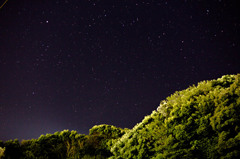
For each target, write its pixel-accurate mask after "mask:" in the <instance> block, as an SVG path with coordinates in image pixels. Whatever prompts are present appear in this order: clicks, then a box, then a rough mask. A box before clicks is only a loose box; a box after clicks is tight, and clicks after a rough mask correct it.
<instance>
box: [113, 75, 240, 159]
mask: <svg viewBox="0 0 240 159" xmlns="http://www.w3.org/2000/svg"><path fill="white" fill-rule="evenodd" d="M239 86H240V75H239V74H238V75H227V76H223V77H222V78H220V79H217V80H212V81H203V82H201V83H199V84H198V86H192V87H189V88H188V89H186V90H183V91H180V92H176V93H174V94H173V95H171V96H170V97H168V98H167V99H166V100H164V101H162V102H161V103H160V106H159V107H158V108H157V111H153V113H152V114H151V115H149V116H146V117H145V118H144V120H143V121H142V122H141V123H139V124H137V125H136V126H135V127H134V128H133V129H132V130H130V131H129V132H128V133H126V134H125V135H123V137H122V138H120V139H119V140H118V141H117V142H116V143H115V144H114V145H113V146H112V147H111V151H112V153H113V154H114V156H115V157H112V158H124V159H125V158H237V157H239V156H240V117H239V115H240V87H239Z"/></svg>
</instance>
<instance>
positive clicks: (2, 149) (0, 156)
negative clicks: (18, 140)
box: [0, 147, 6, 159]
mask: <svg viewBox="0 0 240 159" xmlns="http://www.w3.org/2000/svg"><path fill="white" fill-rule="evenodd" d="M5 149H6V148H5V147H4V148H2V147H0V159H2V158H3V157H4V152H5Z"/></svg>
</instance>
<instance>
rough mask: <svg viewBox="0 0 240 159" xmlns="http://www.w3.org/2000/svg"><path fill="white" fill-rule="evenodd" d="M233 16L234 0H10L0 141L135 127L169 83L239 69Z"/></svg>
mask: <svg viewBox="0 0 240 159" xmlns="http://www.w3.org/2000/svg"><path fill="white" fill-rule="evenodd" d="M0 2H1V4H2V3H3V2H4V1H3V0H0ZM1 4H0V5H1ZM239 15H240V14H239V7H238V5H237V0H211V1H209V0H148V1H145V0H142V1H135V0H131V1H128V0H116V1H115V0H104V1H100V0H80V1H76V0H51V1H49V0H41V1H40V0H34V1H29V0H21V1H14V0H9V1H8V2H7V3H6V4H5V5H4V6H3V7H2V8H1V9H0V140H8V139H15V138H18V139H19V140H21V139H31V138H38V137H39V136H40V135H41V134H46V133H54V132H56V131H62V130H64V129H69V130H77V131H78V132H79V133H82V134H87V133H88V130H89V129H90V128H91V127H92V126H94V125H96V124H110V125H115V126H117V127H122V128H132V127H133V126H134V125H135V124H136V123H138V122H140V121H141V120H142V119H143V118H144V116H145V115H148V114H150V113H151V112H152V111H153V110H155V109H156V108H157V107H158V105H159V103H160V101H161V100H163V99H165V98H166V97H167V96H169V95H171V94H172V93H174V92H175V91H179V90H182V89H185V88H187V87H188V86H190V85H192V84H197V83H198V82H200V81H202V80H210V79H215V78H219V77H221V76H222V75H224V74H236V73H239V72H240V64H239V58H240V53H239V51H240V48H239V44H240V43H239V42H240V34H239V31H240V30H239V29H240V17H239Z"/></svg>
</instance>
